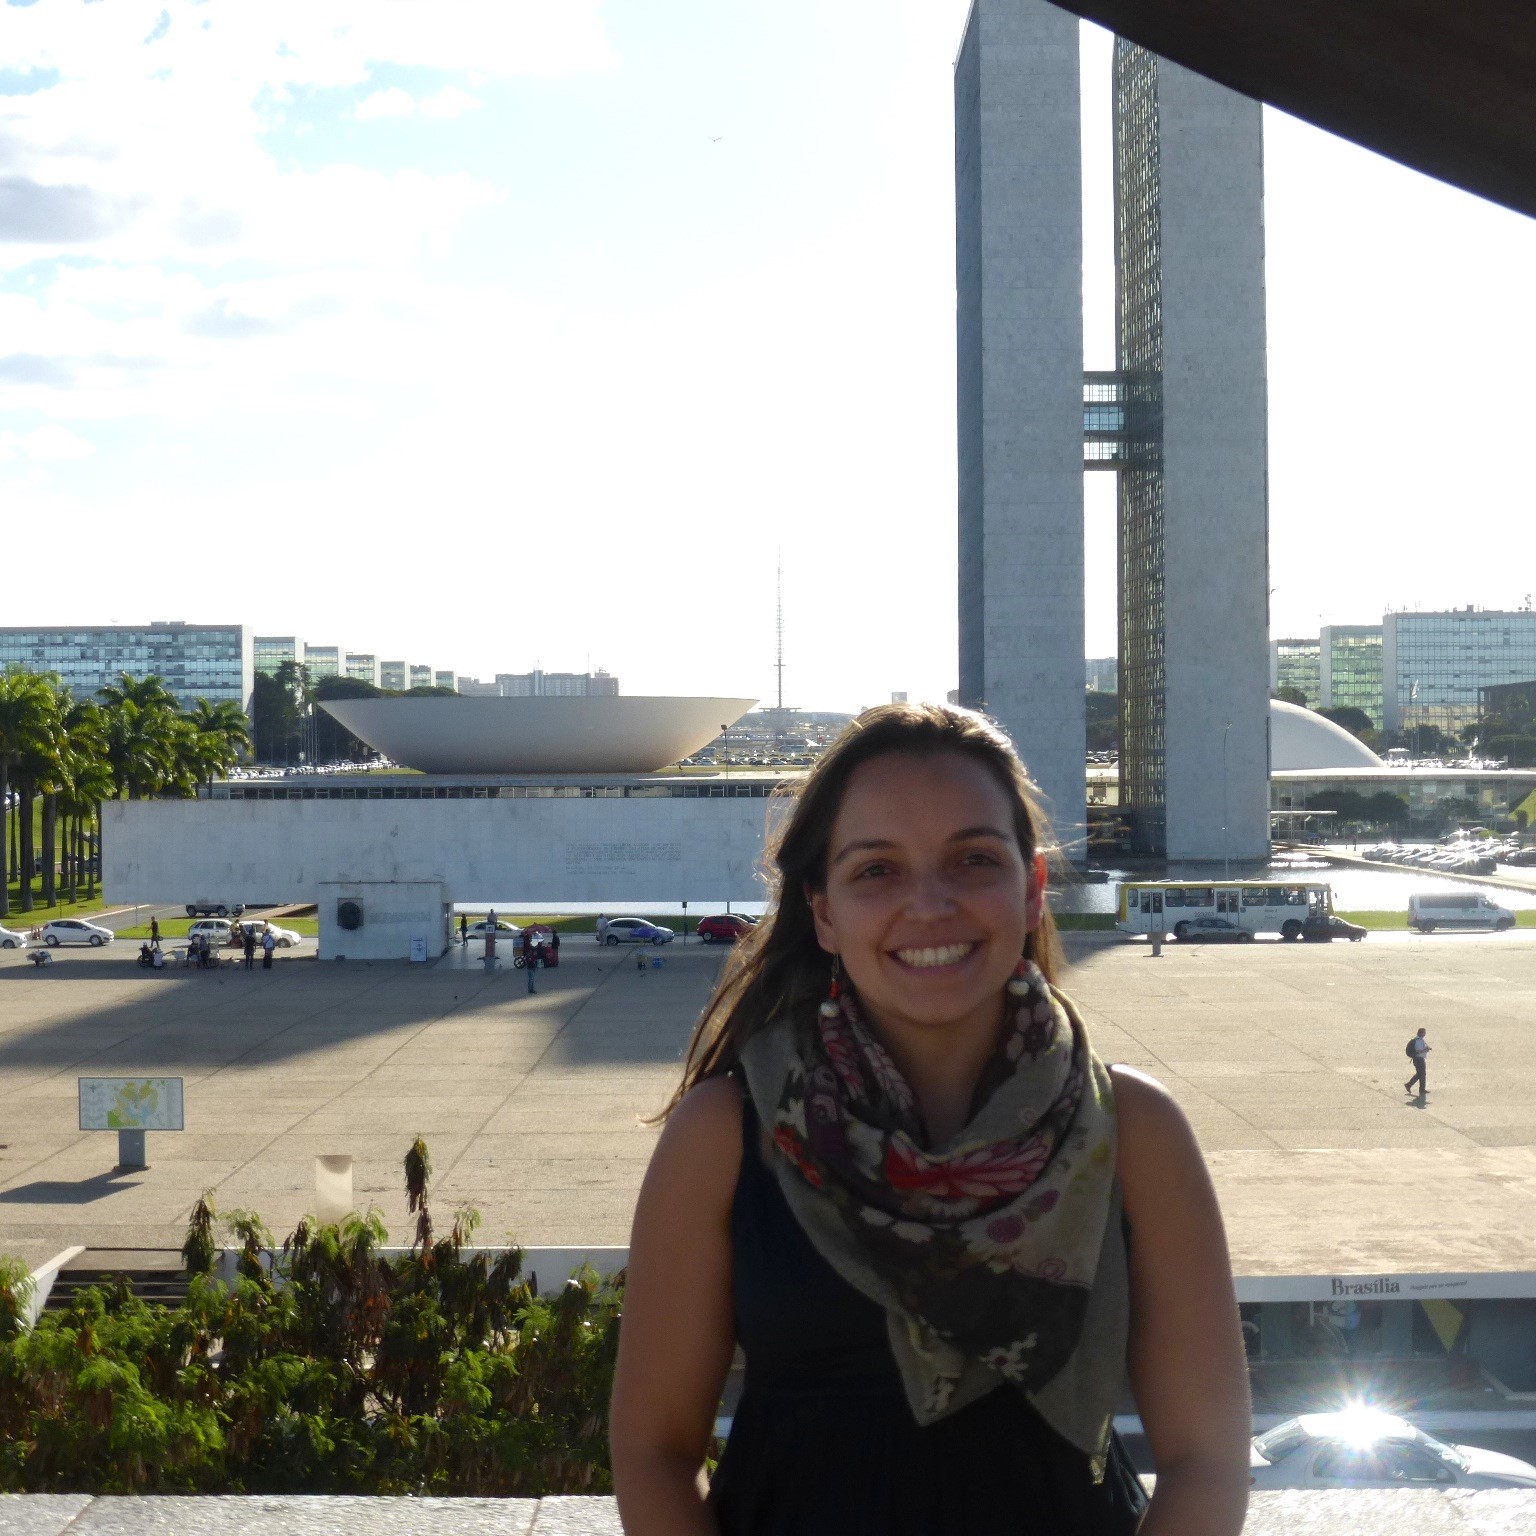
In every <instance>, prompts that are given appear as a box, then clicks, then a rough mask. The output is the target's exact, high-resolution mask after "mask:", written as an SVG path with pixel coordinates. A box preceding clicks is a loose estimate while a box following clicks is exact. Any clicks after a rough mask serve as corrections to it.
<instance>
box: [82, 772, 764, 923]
mask: <svg viewBox="0 0 1536 1536" xmlns="http://www.w3.org/2000/svg"><path fill="white" fill-rule="evenodd" d="M768 804H769V802H768V801H766V800H762V799H747V798H742V799H697V800H694V799H672V798H657V799H650V798H646V797H644V796H637V797H632V798H627V799H593V800H584V799H562V798H551V799H519V800H511V799H498V800H109V801H107V802H106V803H105V804H104V805H103V806H102V808H101V814H102V849H103V852H102V859H103V879H104V883H105V885H106V888H107V889H108V890H109V891H111V893H112V899H113V901H115V902H141V903H146V904H179V903H181V902H184V901H188V900H190V899H192V898H193V897H196V896H200V895H203V894H206V893H207V892H210V891H211V892H216V893H221V894H222V893H228V899H230V900H236V901H306V902H307V901H317V900H318V899H319V894H320V887H321V885H322V884H324V883H327V882H334V881H347V880H394V881H416V880H426V879H432V878H441V879H442V880H443V882H444V884H445V886H446V888H447V893H448V900H449V901H453V902H479V901H505V902H529V901H540V902H542V901H549V902H552V903H557V902H562V901H571V902H615V903H618V902H647V901H656V902H677V901H689V902H696V903H698V904H699V906H700V907H701V908H702V907H703V906H704V905H705V904H707V903H714V902H718V903H721V904H722V905H723V904H724V902H725V901H726V900H730V901H761V900H762V899H763V896H764V892H763V888H762V886H761V884H760V883H759V881H758V879H757V866H758V861H759V859H760V858H761V856H762V849H763V831H764V827H765V825H766V816H767V807H768Z"/></svg>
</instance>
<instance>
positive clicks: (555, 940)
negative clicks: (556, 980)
mask: <svg viewBox="0 0 1536 1536" xmlns="http://www.w3.org/2000/svg"><path fill="white" fill-rule="evenodd" d="M549 947H550V948H551V949H552V950H554V952H555V964H556V965H559V964H560V930H559V929H558V928H551V929H550V930H549Z"/></svg>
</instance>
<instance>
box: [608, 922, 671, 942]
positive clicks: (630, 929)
mask: <svg viewBox="0 0 1536 1536" xmlns="http://www.w3.org/2000/svg"><path fill="white" fill-rule="evenodd" d="M601 937H602V942H603V943H604V944H670V943H671V942H672V940H673V939H674V938H676V937H677V935H676V934H675V933H673V931H672V930H671V929H670V928H663V927H662V926H661V924H660V923H648V922H646V920H645V919H644V918H643V917H610V918H609V919H608V921H607V922H606V923H604V924H603V932H602V936H601Z"/></svg>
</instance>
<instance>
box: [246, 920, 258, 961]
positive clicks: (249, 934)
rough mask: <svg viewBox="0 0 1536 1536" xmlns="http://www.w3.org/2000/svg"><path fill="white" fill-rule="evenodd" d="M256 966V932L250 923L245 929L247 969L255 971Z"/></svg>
mask: <svg viewBox="0 0 1536 1536" xmlns="http://www.w3.org/2000/svg"><path fill="white" fill-rule="evenodd" d="M255 966H256V930H255V929H254V928H253V927H251V925H250V924H249V923H247V924H246V927H245V968H246V970H248V971H249V970H254V969H255Z"/></svg>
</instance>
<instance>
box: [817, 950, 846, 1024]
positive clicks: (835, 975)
mask: <svg viewBox="0 0 1536 1536" xmlns="http://www.w3.org/2000/svg"><path fill="white" fill-rule="evenodd" d="M842 973H843V964H842V961H841V960H839V959H838V957H837V956H836V955H833V956H832V984H831V986H830V987H828V988H827V997H826V1001H825V1002H823V1003H822V1005H821V1016H822V1018H824V1019H835V1018H836V1017H837V1016H838V1015H839V1014H840V1013H841V1012H842V1011H843V1005H842V1003H841V1002H839V1001H838V999H839V998H840V997H841V996H842V993H843V988H842V982H841V980H840V977H841V976H842Z"/></svg>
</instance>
